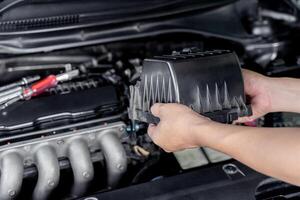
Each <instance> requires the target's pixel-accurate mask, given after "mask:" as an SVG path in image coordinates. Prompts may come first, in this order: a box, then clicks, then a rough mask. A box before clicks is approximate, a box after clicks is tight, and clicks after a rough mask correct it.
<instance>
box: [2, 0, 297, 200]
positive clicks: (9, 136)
mask: <svg viewBox="0 0 300 200" xmlns="http://www.w3.org/2000/svg"><path fill="white" fill-rule="evenodd" d="M12 2H13V1H12ZM58 2H59V1H58V0H57V1H55V0H54V1H47V2H46V3H45V2H40V1H36V2H35V3H33V4H32V5H28V4H27V3H26V2H25V1H24V2H23V3H21V4H20V5H19V6H18V3H16V5H13V4H11V5H10V4H9V2H8V1H6V0H5V1H1V2H0V14H3V13H4V14H3V15H2V16H1V21H0V54H1V55H0V170H1V177H0V199H4V200H6V199H35V200H44V199H79V198H82V199H85V200H97V199H118V198H119V199H121V198H126V197H128V198H136V199H150V198H154V199H155V196H151V195H150V194H148V193H147V190H148V189H149V190H155V187H156V186H153V188H152V186H147V184H155V183H156V182H159V181H168V180H170V181H171V183H173V184H170V185H173V186H175V185H176V183H178V185H180V183H181V182H185V181H186V180H188V179H190V177H189V174H193V173H194V174H195V173H196V174H197V173H199V175H197V176H199V177H200V178H201V179H203V180H206V178H207V177H210V176H212V177H214V176H216V180H215V181H212V182H215V183H216V185H217V184H220V183H218V182H217V181H218V180H223V179H224V180H225V179H226V181H228V180H229V181H232V182H234V183H237V184H238V183H239V182H238V181H240V179H242V178H243V177H247V176H248V177H252V175H253V176H255V177H256V178H257V179H255V180H256V182H253V183H252V182H251V184H253V185H251V187H250V186H249V188H250V189H251V190H247V191H244V192H245V193H244V194H246V193H247V195H250V196H251V197H252V198H251V199H258V200H263V199H271V198H273V197H277V196H282V195H283V193H284V195H286V194H291V193H292V194H294V193H297V192H295V191H299V190H298V188H296V187H294V186H291V185H288V184H285V183H283V182H280V181H277V180H273V179H270V180H269V182H268V181H266V179H267V177H265V176H263V175H261V174H258V173H257V172H253V171H251V172H250V169H248V168H246V167H245V166H243V165H242V164H240V163H237V162H236V161H234V160H232V159H231V158H230V157H229V156H227V155H225V154H223V153H221V152H217V151H215V150H213V149H209V148H206V147H201V148H197V149H190V150H184V151H180V152H176V153H166V152H164V151H163V150H161V149H160V148H159V147H158V146H156V145H155V144H154V143H153V142H152V141H151V139H150V138H149V136H148V135H147V126H148V125H147V123H145V122H149V120H150V119H148V118H147V119H145V118H143V117H140V118H138V117H137V118H135V119H144V120H141V121H144V122H141V121H135V120H132V118H134V117H133V116H131V114H132V113H130V110H129V109H128V108H130V107H131V105H130V104H131V103H132V102H131V101H132V99H131V98H133V97H132V96H133V92H132V87H130V86H136V87H137V88H138V86H139V85H136V84H138V83H139V82H140V81H141V80H142V81H144V82H142V83H143V84H145V82H147V81H145V76H144V75H142V72H143V69H145V68H146V67H145V65H146V64H147V63H146V62H147V59H152V58H154V57H155V56H160V57H156V58H159V59H161V60H164V59H170V57H172V56H173V57H176V56H177V57H184V56H187V55H189V56H190V57H192V56H195V50H196V54H197V53H198V54H200V53H199V52H208V53H207V55H210V54H218V53H219V54H223V53H224V52H225V53H224V54H226V53H228V52H235V53H236V55H235V54H234V55H235V56H236V57H235V58H236V59H237V62H238V64H239V65H241V66H242V68H247V69H251V70H254V71H257V72H260V73H262V74H265V75H268V76H272V77H276V76H289V77H299V74H300V73H299V72H300V63H299V58H300V57H299V56H300V54H299V53H300V52H299V47H298V45H297V42H298V41H299V36H298V35H299V34H298V33H299V20H298V18H299V9H300V4H299V2H298V1H296V0H286V1H280V0H276V1H270V0H261V1H255V0H240V1H232V0H229V1H226V0H224V1H223V0H219V1H216V2H215V3H212V2H205V1H203V2H200V3H199V2H198V3H195V2H194V1H187V2H182V1H181V0H180V1H175V3H174V5H173V4H172V3H170V2H165V1H161V2H157V1H155V4H156V5H157V7H158V8H159V9H158V8H157V9H158V11H157V12H156V10H155V9H156V8H155V7H154V8H152V7H151V9H150V7H149V10H146V11H145V10H143V9H144V6H143V5H140V3H138V1H133V2H134V3H136V4H137V10H136V11H135V12H133V11H132V10H130V9H132V5H130V6H127V7H126V6H125V5H126V3H125V2H123V3H121V2H118V3H119V5H118V6H119V7H120V8H122V5H123V6H124V13H123V12H121V11H122V10H121V11H118V13H117V15H116V18H112V19H110V18H109V17H110V16H114V15H115V13H113V11H115V9H116V8H115V7H114V6H115V4H113V2H112V3H111V5H110V4H109V3H104V2H103V1H99V2H95V1H93V0H90V1H88V2H87V3H86V5H84V6H83V5H82V2H81V3H78V2H79V1H78V2H77V1H76V0H72V1H70V2H72V3H68V2H64V3H62V4H61V5H60V4H59V3H61V2H59V3H58ZM5 3H6V4H7V5H6V4H5ZM1 4H4V5H1ZM29 4H30V3H29ZM104 4H105V5H106V6H107V8H106V7H105V6H104V7H103V9H108V10H109V9H111V10H110V11H111V13H110V14H109V15H107V16H106V15H105V14H103V13H105V10H101V12H100V11H99V12H100V14H99V13H97V14H95V12H96V10H97V9H100V8H102V7H101V6H103V5H104ZM147 4H148V3H147ZM160 4H162V5H160ZM69 5H72V6H73V7H72V9H73V10H72V9H71V7H70V6H69ZM1 6H3V11H2V10H1ZM10 6H11V7H10ZM31 6H32V7H31ZM59 6H61V8H60V9H57V10H56V9H55V8H56V7H59ZM140 6H141V7H142V8H143V9H141V10H139V9H140ZM148 6H150V5H148ZM160 6H161V7H160ZM33 8H34V9H33ZM50 8H51V9H52V10H51V9H50ZM96 8H97V9H96ZM6 9H8V10H6ZM20 9H21V10H22V9H23V11H22V12H21V11H20ZM47 9H49V10H51V12H54V14H53V13H51V12H50V11H49V12H50V14H49V13H47V12H46V11H47ZM81 9H82V10H81ZM42 11H44V13H43V12H42ZM127 11H128V13H127ZM129 11H130V12H129ZM138 11H139V12H138ZM175 11H176V12H175ZM2 12H3V13H2ZM56 12H57V13H56ZM59 12H60V13H59ZM83 12H86V13H89V14H91V13H93V15H92V14H91V16H89V15H87V14H86V15H84V14H82V13H83ZM62 13H67V14H62ZM76 13H81V14H80V15H77V14H76ZM148 13H149V14H148ZM118 14H119V15H120V16H121V17H122V16H123V17H124V19H123V21H122V20H121V21H120V16H119V15H118ZM152 14H153V15H154V14H155V15H154V16H152ZM44 15H45V16H44ZM80 17H82V18H80ZM127 17H128V19H127ZM134 17H135V18H134ZM105 20H107V21H105ZM181 53H183V55H182V54H181ZM204 54H205V53H203V55H204ZM230 56H232V55H230ZM145 59H146V61H145ZM230 59H234V58H233V57H229V56H228V57H224V60H225V61H228V60H230ZM214 62H216V60H215V59H212V60H210V61H209V62H208V63H207V73H211V74H212V76H208V75H206V74H204V75H203V77H202V79H201V81H202V80H206V79H207V80H206V81H207V82H209V81H212V80H213V79H214V78H215V79H216V80H214V81H215V82H218V81H219V80H220V78H219V77H217V72H218V70H220V69H217V68H215V69H214V68H213V67H212V66H211V65H213V63H214ZM228 62H229V61H228ZM200 64H201V65H204V64H203V63H200ZM200 64H198V65H200ZM174 65H175V64H174ZM224 65H225V64H224ZM228 66H229V64H228ZM228 66H227V67H228ZM230 66H232V65H230ZM148 69H149V70H155V69H154V68H153V67H152V68H148ZM197 69H198V68H197V66H196V67H195V68H194V70H192V71H190V72H191V73H193V72H195V71H197ZM228 69H230V70H228ZM222 74H223V75H224V77H226V80H227V79H228V80H229V81H228V84H227V85H226V87H227V86H228V87H229V90H230V89H233V88H234V89H235V90H236V91H238V92H240V91H242V92H240V93H243V90H242V89H241V88H238V85H239V84H238V83H239V81H240V79H239V77H237V75H236V74H235V72H234V68H229V67H228V68H226V69H225V68H224V69H223V71H222V73H221V75H222ZM225 74H226V76H225ZM213 75H215V76H213ZM230 76H231V77H230ZM216 77H217V78H218V80H217V78H216ZM189 78H190V79H192V78H194V79H195V80H199V77H192V75H190V77H189ZM197 78H198V79H197ZM194 79H193V80H194ZM157 80H158V79H157ZM215 82H214V83H213V84H215ZM241 82H242V81H241ZM223 83H224V81H223V80H222V83H221V85H222V87H225V86H223V85H224V84H223ZM216 87H217V86H216ZM184 90H185V91H186V90H187V88H185V87H183V89H182V91H180V92H183V91H184ZM203 91H206V88H204V89H203ZM207 91H208V90H207ZM213 91H215V92H212V95H211V96H212V97H215V98H218V95H217V94H216V93H218V91H219V90H218V88H217V89H216V90H213ZM183 93H184V92H183ZM153 94H154V93H153ZM184 94H185V93H184ZM236 94H237V93H236ZM234 95H235V94H234ZM239 95H240V94H239ZM183 96H184V95H183ZM237 96H238V95H237ZM136 98H138V96H137V97H136ZM203 98H204V97H203ZM222 98H223V97H222ZM204 99H205V98H204ZM207 99H208V97H207ZM184 100H185V99H184ZM188 100H189V99H188ZM188 100H186V102H187V101H188ZM222 100H224V99H222ZM152 103H153V102H152ZM236 103H237V104H238V105H237V106H232V107H230V106H231V105H233V104H230V106H229V108H227V107H222V106H221V108H220V109H219V111H220V113H221V114H222V116H223V115H224V112H225V111H224V110H225V109H236V110H234V112H233V111H232V110H230V112H229V111H226V116H227V115H228V116H229V115H230V117H227V118H226V120H224V119H223V118H221V119H220V118H218V117H219V116H221V115H220V114H219V113H218V112H216V110H218V109H215V108H212V107H209V108H211V109H208V110H207V111H205V112H204V111H203V112H204V113H208V114H207V116H208V117H212V118H213V117H215V118H216V119H217V120H216V121H222V122H226V123H229V122H232V121H233V120H234V119H236V118H237V117H238V116H245V115H250V114H251V108H250V106H249V105H248V104H247V98H246V97H242V96H240V100H239V99H238V100H236ZM203 109H204V108H203ZM237 110H238V111H237ZM199 111H200V108H199ZM209 113H213V115H209ZM228 113H229V114H228ZM232 113H234V114H235V115H234V116H233V114H232ZM236 113H237V114H236ZM217 115H219V116H217ZM232 116H233V117H232ZM135 117H136V116H135ZM299 117H300V116H299V115H297V114H293V113H272V114H268V115H267V116H265V117H263V118H260V119H258V120H256V121H254V122H251V123H248V124H242V125H247V126H265V127H286V126H299V123H300V122H299V119H300V118H299ZM218 119H220V120H218ZM150 121H151V120H150ZM209 170H211V171H209ZM245 171H247V173H248V174H247V173H245ZM248 171H249V172H248ZM181 175H182V176H187V177H185V179H179V178H178V180H176V177H178V176H181ZM193 176H194V175H193ZM205 177H206V178H205ZM227 179H228V180H227ZM242 180H244V179H242ZM251 180H252V179H251ZM235 181H237V182H235ZM245 181H249V180H247V179H246V180H245ZM263 181H264V182H263ZM232 182H230V184H231V183H232ZM249 182H250V181H249ZM247 183H248V182H247ZM143 184H144V187H142V186H143ZM165 184H167V183H166V182H165ZM211 184H212V183H211ZM226 184H227V182H226ZM226 184H225V185H226ZM230 184H228V185H230ZM187 185H189V182H188V181H187ZM274 185H275V186H276V187H275V186H274ZM135 187H137V188H138V189H135ZM139 187H140V188H139ZM169 187H171V186H169V185H168V186H166V188H168V190H169V191H172V190H171V189H170V188H169ZM178 187H179V186H178ZM216 187H217V186H216ZM127 188H133V190H132V191H129V190H127ZM204 188H205V187H204ZM249 188H248V189H249ZM278 188H286V189H287V188H288V189H287V190H285V192H283V193H282V191H281V190H280V189H278ZM160 190H161V192H162V191H163V189H162V188H159V189H157V191H160ZM205 190H206V189H205ZM207 190H208V189H207ZM252 190H253V191H252ZM224 191H225V189H224ZM272 191H273V192H272ZM118 192H119V193H118ZM122 192H123V193H122ZM162 193H163V192H162ZM133 194H135V195H136V196H134V195H133ZM152 194H153V193H152ZM174 194H177V193H176V192H174ZM109 195H112V196H109ZM147 195H148V196H147ZM149 195H150V196H149ZM156 195H157V196H160V195H162V194H160V193H157V194H156ZM178 195H179V196H180V194H178ZM117 197H118V198H117ZM160 197H161V198H158V197H157V199H175V198H172V196H169V197H166V196H163V195H162V196H160ZM180 198H183V196H180V197H178V199H180ZM191 199H192V198H191ZM207 199H209V198H207ZM215 199H218V198H215ZM220 199H222V198H220ZM223 199H246V198H244V197H241V196H239V197H237V198H235V197H234V196H227V197H226V198H223ZM286 199H290V198H286ZM291 199H292V198H291ZM295 199H296V198H295Z"/></svg>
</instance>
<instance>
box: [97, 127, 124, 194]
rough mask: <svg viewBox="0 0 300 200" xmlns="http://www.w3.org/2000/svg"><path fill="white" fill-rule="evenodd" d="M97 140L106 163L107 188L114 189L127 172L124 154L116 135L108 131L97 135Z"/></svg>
mask: <svg viewBox="0 0 300 200" xmlns="http://www.w3.org/2000/svg"><path fill="white" fill-rule="evenodd" d="M119 131H120V130H119ZM97 140H98V142H99V144H100V149H101V150H102V152H103V155H104V158H105V162H106V167H107V176H108V177H107V184H108V186H109V187H111V188H114V187H116V186H117V184H118V182H119V180H120V178H121V177H122V175H123V173H124V172H126V170H127V156H126V152H125V150H124V148H123V146H122V144H121V142H120V139H119V138H118V137H117V133H115V134H114V133H112V132H111V131H110V130H107V131H105V132H103V134H101V135H98V137H97Z"/></svg>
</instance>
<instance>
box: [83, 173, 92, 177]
mask: <svg viewBox="0 0 300 200" xmlns="http://www.w3.org/2000/svg"><path fill="white" fill-rule="evenodd" d="M82 175H83V177H84V178H90V176H91V175H90V173H89V172H83V173H82Z"/></svg>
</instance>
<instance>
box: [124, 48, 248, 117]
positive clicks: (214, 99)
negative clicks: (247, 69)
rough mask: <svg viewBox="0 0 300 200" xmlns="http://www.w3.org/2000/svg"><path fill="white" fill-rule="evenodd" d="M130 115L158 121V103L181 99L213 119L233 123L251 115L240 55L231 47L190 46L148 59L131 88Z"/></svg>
mask: <svg viewBox="0 0 300 200" xmlns="http://www.w3.org/2000/svg"><path fill="white" fill-rule="evenodd" d="M130 96H131V99H130V107H129V109H128V113H129V118H131V119H132V120H138V121H143V122H147V123H158V121H159V119H158V118H156V117H154V116H152V115H151V113H150V107H151V106H152V105H153V104H154V103H181V104H185V105H187V106H189V107H191V108H192V109H193V110H194V111H196V112H198V113H201V114H203V115H205V116H207V117H209V118H211V119H212V120H215V121H219V122H222V123H230V122H232V121H234V120H236V119H237V118H238V117H243V116H247V115H251V114H252V112H251V107H250V106H249V105H246V97H245V93H244V85H243V77H242V74H241V68H240V64H239V61H238V59H237V56H236V55H235V53H233V52H230V51H227V50H215V51H208V52H199V51H198V49H193V48H188V49H184V50H183V51H182V52H173V54H172V55H164V56H156V57H154V59H146V60H145V61H144V64H143V71H142V74H141V81H138V82H137V84H136V85H135V86H131V88H130Z"/></svg>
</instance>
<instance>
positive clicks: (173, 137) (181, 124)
mask: <svg viewBox="0 0 300 200" xmlns="http://www.w3.org/2000/svg"><path fill="white" fill-rule="evenodd" d="M151 112H152V114H153V115H154V116H156V117H159V118H160V122H159V124H158V125H154V124H150V125H149V127H148V134H149V136H150V137H151V138H152V140H153V142H154V143H155V144H157V145H158V146H160V147H161V148H162V149H164V150H165V151H167V152H173V151H178V150H182V149H187V148H194V147H199V146H203V145H206V142H208V141H207V140H208V138H209V137H205V136H204V135H206V133H207V132H208V131H207V128H208V127H209V126H210V124H211V123H213V122H212V121H211V120H210V119H208V118H206V117H203V116H201V115H199V114H198V113H196V112H194V111H193V110H192V109H190V108H188V107H187V106H184V105H181V104H175V103H173V104H161V103H159V104H154V105H153V106H152V107H151ZM200 129H201V131H200V132H201V134H200V135H199V130H200ZM202 131H203V132H202Z"/></svg>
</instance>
